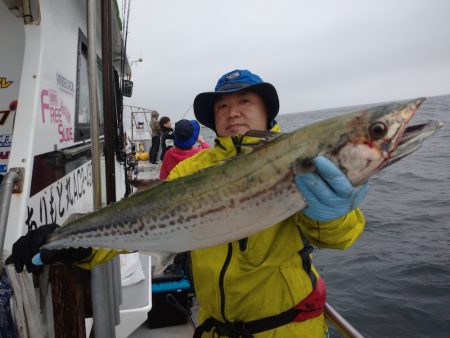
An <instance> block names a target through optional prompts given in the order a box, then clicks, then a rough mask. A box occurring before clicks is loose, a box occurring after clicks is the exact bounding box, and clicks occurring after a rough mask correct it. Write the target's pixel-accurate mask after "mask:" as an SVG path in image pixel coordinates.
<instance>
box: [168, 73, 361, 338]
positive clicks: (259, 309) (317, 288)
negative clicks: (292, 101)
mask: <svg viewBox="0 0 450 338" xmlns="http://www.w3.org/2000/svg"><path fill="white" fill-rule="evenodd" d="M278 110H279V102H278V95H277V92H276V90H275V88H274V87H273V85H271V84H269V83H266V82H264V81H263V80H262V79H261V78H260V77H259V76H257V75H255V74H253V73H251V72H250V71H248V70H234V71H231V72H229V73H227V74H225V75H223V76H222V77H221V78H220V79H219V81H218V83H217V85H216V87H215V91H214V92H206V93H201V94H199V95H197V97H196V98H195V101H194V112H195V116H196V118H197V120H198V121H199V122H200V123H202V124H203V125H205V126H207V127H209V128H211V129H212V130H214V131H215V132H216V134H217V138H216V141H215V147H214V149H211V150H206V151H204V152H202V153H199V154H197V155H195V156H194V157H191V158H189V159H187V160H185V161H183V162H181V163H180V164H179V165H177V166H176V167H175V168H174V169H173V170H172V172H171V174H170V175H169V180H170V179H175V178H178V177H182V176H185V175H190V174H192V173H194V172H196V171H199V170H202V169H204V168H207V167H209V166H214V165H218V164H220V163H222V161H224V160H228V159H230V158H232V157H235V156H239V155H240V153H243V152H245V151H246V149H245V148H246V147H245V144H246V143H254V142H256V141H257V139H256V138H252V137H247V136H242V135H244V134H245V133H247V132H248V131H250V130H257V131H268V130H270V131H272V132H278V131H280V128H279V125H278V124H277V123H276V121H275V117H276V116H277V114H278ZM314 165H315V167H316V171H315V172H310V173H307V174H306V175H303V176H298V175H297V176H295V181H296V184H297V187H298V189H300V190H301V192H302V194H303V195H304V196H305V197H306V199H307V201H308V206H307V207H306V208H305V209H303V210H302V211H301V212H298V213H297V214H295V215H293V216H290V217H289V218H287V219H285V220H284V221H282V222H279V223H277V224H274V225H273V226H271V227H269V228H268V229H266V230H263V231H261V232H259V233H256V234H253V235H251V236H249V237H246V238H243V239H241V240H238V241H234V242H231V243H226V244H222V245H218V246H214V247H209V248H204V249H198V250H193V251H192V272H193V278H194V285H195V291H196V295H197V298H198V301H199V304H200V306H201V310H200V315H199V324H200V325H199V327H198V328H197V330H196V333H195V336H196V337H213V336H214V334H215V333H216V334H217V333H218V334H219V335H220V336H225V337H227V336H228V337H241V336H242V337H250V336H252V335H254V336H255V337H280V338H281V337H283V338H284V337H325V336H326V335H327V334H328V329H327V327H326V324H325V320H324V315H323V308H324V304H325V284H324V282H323V280H322V279H321V278H320V276H319V275H318V273H317V271H316V269H315V268H314V267H313V266H312V264H311V256H310V254H311V252H312V250H313V248H312V244H313V245H316V246H318V247H325V248H334V249H346V248H348V247H349V246H350V245H352V244H353V243H354V241H355V240H356V239H357V238H358V237H359V235H360V234H361V232H362V231H363V229H364V217H363V215H362V213H361V212H360V211H359V209H357V207H358V205H359V204H360V202H361V201H362V200H363V198H364V196H365V194H366V192H367V183H365V184H363V185H361V186H359V187H357V188H354V187H353V186H352V184H351V183H350V182H349V180H348V179H347V178H346V176H345V175H344V174H343V173H342V172H341V171H340V170H339V169H338V168H337V167H336V166H335V165H334V164H333V163H332V162H331V161H329V160H328V159H326V158H325V157H322V156H319V157H316V158H315V159H314ZM255 198H258V196H255ZM260 217H261V218H263V217H264V215H260Z"/></svg>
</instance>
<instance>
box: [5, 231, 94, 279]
mask: <svg viewBox="0 0 450 338" xmlns="http://www.w3.org/2000/svg"><path fill="white" fill-rule="evenodd" d="M58 227H59V226H58V225H57V224H47V225H43V226H40V227H39V228H37V229H36V230H32V231H30V232H28V233H27V234H26V235H25V236H22V237H20V238H19V239H18V240H17V241H16V242H15V243H14V245H13V248H12V255H11V256H9V257H8V258H7V259H6V261H5V263H6V264H14V268H15V269H16V271H17V272H22V271H23V266H24V265H25V266H26V268H27V271H28V272H38V271H39V270H40V269H41V267H40V266H38V265H34V264H33V263H32V262H31V260H32V258H33V257H34V256H35V255H36V254H38V253H40V254H41V261H42V263H44V264H50V263H55V262H63V263H73V262H76V261H79V260H82V259H84V258H87V257H89V256H90V255H91V254H92V248H87V249H85V248H76V249H74V248H70V249H61V250H42V251H40V250H39V249H40V247H41V246H42V245H44V244H45V242H46V241H47V239H48V237H49V236H50V235H51V233H52V232H53V231H55V229H56V228H58Z"/></svg>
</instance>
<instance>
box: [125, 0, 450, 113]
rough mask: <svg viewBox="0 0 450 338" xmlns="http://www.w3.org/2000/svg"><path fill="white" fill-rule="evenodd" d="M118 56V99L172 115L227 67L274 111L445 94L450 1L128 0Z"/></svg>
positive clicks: (449, 85)
mask: <svg viewBox="0 0 450 338" xmlns="http://www.w3.org/2000/svg"><path fill="white" fill-rule="evenodd" d="M120 4H121V2H120V1H119V6H121V5H120ZM127 53H128V56H129V60H130V61H133V60H136V59H138V58H142V59H143V62H142V63H133V65H132V74H133V75H132V80H133V81H134V88H133V97H132V98H130V99H126V100H125V104H129V105H136V106H140V107H145V108H148V109H155V110H157V111H158V112H160V114H161V115H168V116H169V117H171V118H172V119H173V120H175V121H176V120H178V119H180V118H182V116H183V115H184V113H185V112H186V111H187V110H188V109H189V108H190V107H191V105H192V102H193V100H194V97H195V95H197V94H198V93H200V92H204V91H212V90H213V89H214V86H215V84H216V82H217V79H218V78H219V77H220V76H221V75H222V74H224V73H225V72H227V71H230V70H233V69H249V70H251V71H253V72H254V73H257V74H258V75H260V76H261V77H262V78H263V80H265V81H267V82H270V83H272V84H273V85H274V86H275V87H276V88H277V91H278V95H279V97H280V103H281V107H280V114H285V113H294V112H301V111H308V110H316V109H323V108H334V107H341V106H350V105H356V104H367V103H374V102H382V101H392V100H400V99H406V98H413V97H420V96H434V95H443V94H450V1H448V0H395V1H394V0H367V1H362V0H339V1H337V0H336V1H333V0H329V1H326V0H314V1H313V0H310V1H306V0H292V1H290V0H277V1H274V0H271V1H267V0H240V1H238V0H228V1H213V0H191V1H186V0H165V1H163V0H159V1H154V0H131V12H130V20H129V27H128V44H127ZM186 117H187V118H193V112H192V109H190V110H189V112H188V114H187V115H186Z"/></svg>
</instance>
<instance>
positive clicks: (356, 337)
mask: <svg viewBox="0 0 450 338" xmlns="http://www.w3.org/2000/svg"><path fill="white" fill-rule="evenodd" d="M325 318H326V319H327V320H328V321H329V322H330V323H331V324H332V325H333V327H334V328H336V329H337V330H338V331H339V333H340V334H341V335H343V336H344V337H347V338H363V337H364V336H363V335H362V334H361V333H359V332H358V330H357V329H355V328H354V327H353V326H352V324H350V323H349V322H348V321H346V320H345V318H344V317H342V316H341V315H340V314H339V313H338V312H337V311H336V310H335V309H334V308H333V307H332V306H331V305H330V304H328V303H325Z"/></svg>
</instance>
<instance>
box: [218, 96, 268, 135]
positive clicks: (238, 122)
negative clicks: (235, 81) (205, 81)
mask: <svg viewBox="0 0 450 338" xmlns="http://www.w3.org/2000/svg"><path fill="white" fill-rule="evenodd" d="M214 118H215V123H216V132H217V135H218V136H224V137H226V136H234V135H238V134H241V135H243V134H245V133H246V132H247V131H249V130H267V111H266V107H265V105H264V101H263V100H262V98H261V97H260V96H259V95H257V94H255V93H252V92H246V91H239V92H237V93H231V94H224V95H222V96H221V97H219V99H217V100H216V102H215V103H214Z"/></svg>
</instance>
